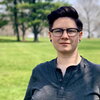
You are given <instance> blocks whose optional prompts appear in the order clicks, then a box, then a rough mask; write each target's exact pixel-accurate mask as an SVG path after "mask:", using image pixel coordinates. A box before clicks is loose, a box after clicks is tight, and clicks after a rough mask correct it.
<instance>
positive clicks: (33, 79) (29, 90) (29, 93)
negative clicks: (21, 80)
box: [24, 69, 36, 100]
mask: <svg viewBox="0 0 100 100" xmlns="http://www.w3.org/2000/svg"><path fill="white" fill-rule="evenodd" d="M35 83H36V72H35V69H33V71H32V75H31V77H30V81H29V84H28V87H27V90H26V94H25V97H24V100H31V98H32V95H33V88H34V85H35Z"/></svg>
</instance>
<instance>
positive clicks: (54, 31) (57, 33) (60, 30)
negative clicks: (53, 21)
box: [52, 29, 63, 36]
mask: <svg viewBox="0 0 100 100" xmlns="http://www.w3.org/2000/svg"><path fill="white" fill-rule="evenodd" d="M52 33H53V35H54V36H61V35H62V33H63V30H62V29H53V30H52Z"/></svg>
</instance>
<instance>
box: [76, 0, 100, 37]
mask: <svg viewBox="0 0 100 100" xmlns="http://www.w3.org/2000/svg"><path fill="white" fill-rule="evenodd" d="M99 2H100V0H96V1H95V0H77V5H76V8H77V10H78V11H79V14H80V18H81V19H82V21H83V23H84V31H85V32H86V33H87V37H88V38H91V37H94V36H96V34H97V33H98V34H99V32H98V30H99V31H100V28H98V26H99V25H100V21H99V18H100V7H99V6H100V5H99Z"/></svg>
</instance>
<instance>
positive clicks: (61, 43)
mask: <svg viewBox="0 0 100 100" xmlns="http://www.w3.org/2000/svg"><path fill="white" fill-rule="evenodd" d="M60 44H70V43H68V42H61V43H60Z"/></svg>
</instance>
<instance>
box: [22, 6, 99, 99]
mask: <svg viewBox="0 0 100 100" xmlns="http://www.w3.org/2000/svg"><path fill="white" fill-rule="evenodd" d="M47 18H48V23H49V32H48V33H49V38H50V41H51V43H52V44H53V46H54V48H55V49H56V51H57V57H55V59H52V60H51V61H47V62H44V63H41V64H39V65H37V66H36V67H35V68H34V69H33V71H32V75H31V78H30V81H29V84H28V88H27V91H26V95H25V98H24V100H100V65H99V64H98V65H97V64H94V63H92V62H90V61H88V60H87V59H85V58H84V57H82V56H80V54H79V51H78V44H79V43H80V41H81V39H82V34H83V32H82V30H83V24H82V22H81V20H80V19H79V15H78V12H77V11H76V10H75V8H73V7H72V6H62V7H60V8H58V9H56V10H54V11H52V12H51V13H50V14H49V15H48V16H47Z"/></svg>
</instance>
